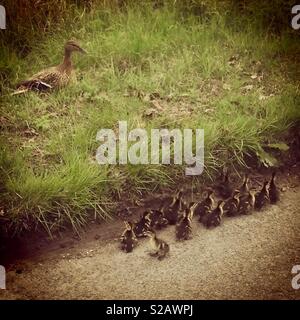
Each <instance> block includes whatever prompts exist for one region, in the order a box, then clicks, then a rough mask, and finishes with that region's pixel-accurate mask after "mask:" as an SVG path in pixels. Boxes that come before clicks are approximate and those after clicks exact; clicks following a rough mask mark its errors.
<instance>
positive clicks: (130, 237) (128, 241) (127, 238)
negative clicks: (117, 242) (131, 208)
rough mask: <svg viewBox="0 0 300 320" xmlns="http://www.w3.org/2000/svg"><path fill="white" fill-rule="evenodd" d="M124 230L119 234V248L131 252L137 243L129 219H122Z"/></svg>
mask: <svg viewBox="0 0 300 320" xmlns="http://www.w3.org/2000/svg"><path fill="white" fill-rule="evenodd" d="M124 223H125V231H124V232H123V234H122V236H121V250H123V251H125V252H127V253H128V252H132V250H133V248H134V247H135V245H136V243H137V238H136V236H135V233H134V231H133V224H132V223H131V222H129V221H124Z"/></svg>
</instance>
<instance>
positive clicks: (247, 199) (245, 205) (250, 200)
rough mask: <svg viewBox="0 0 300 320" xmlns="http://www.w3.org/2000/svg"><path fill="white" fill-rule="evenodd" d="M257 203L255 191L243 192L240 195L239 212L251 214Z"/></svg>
mask: <svg viewBox="0 0 300 320" xmlns="http://www.w3.org/2000/svg"><path fill="white" fill-rule="evenodd" d="M254 205H255V191H254V190H250V191H248V193H247V194H243V195H242V196H240V197H239V206H238V213H239V214H249V213H251V212H252V209H253V208H254Z"/></svg>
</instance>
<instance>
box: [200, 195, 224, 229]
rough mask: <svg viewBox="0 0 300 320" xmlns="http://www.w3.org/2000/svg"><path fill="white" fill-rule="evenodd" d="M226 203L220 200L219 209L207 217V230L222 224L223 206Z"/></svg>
mask: <svg viewBox="0 0 300 320" xmlns="http://www.w3.org/2000/svg"><path fill="white" fill-rule="evenodd" d="M224 204H225V202H224V201H223V200H220V201H219V202H218V205H217V207H216V208H215V209H214V210H213V211H212V212H211V213H209V214H208V215H207V217H206V219H205V226H206V227H207V228H210V227H217V226H219V225H220V224H221V221H222V217H223V212H224V211H223V206H224Z"/></svg>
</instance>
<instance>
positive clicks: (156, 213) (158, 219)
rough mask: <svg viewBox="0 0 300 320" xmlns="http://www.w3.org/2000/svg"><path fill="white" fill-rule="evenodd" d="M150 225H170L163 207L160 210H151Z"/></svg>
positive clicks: (152, 226) (153, 226)
mask: <svg viewBox="0 0 300 320" xmlns="http://www.w3.org/2000/svg"><path fill="white" fill-rule="evenodd" d="M150 221H151V223H150V227H151V228H156V229H162V228H164V227H166V226H167V225H168V220H167V219H166V218H165V216H164V212H163V207H161V208H160V209H158V210H154V209H153V210H150Z"/></svg>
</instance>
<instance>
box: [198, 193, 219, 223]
mask: <svg viewBox="0 0 300 320" xmlns="http://www.w3.org/2000/svg"><path fill="white" fill-rule="evenodd" d="M214 204H215V201H214V198H213V190H211V189H208V190H207V191H206V197H205V198H204V200H202V201H201V202H198V203H196V204H195V205H194V214H195V215H197V216H198V217H199V221H200V222H202V220H203V219H204V217H205V216H206V215H207V214H208V213H209V212H211V210H212V208H213V207H214Z"/></svg>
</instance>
